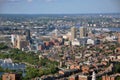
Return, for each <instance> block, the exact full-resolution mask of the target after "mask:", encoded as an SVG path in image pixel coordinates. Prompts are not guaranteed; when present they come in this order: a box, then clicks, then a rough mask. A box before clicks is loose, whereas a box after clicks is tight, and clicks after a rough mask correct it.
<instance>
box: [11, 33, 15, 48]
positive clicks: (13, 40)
mask: <svg viewBox="0 0 120 80" xmlns="http://www.w3.org/2000/svg"><path fill="white" fill-rule="evenodd" d="M11 42H12V45H13V47H14V46H15V35H14V34H12V35H11Z"/></svg>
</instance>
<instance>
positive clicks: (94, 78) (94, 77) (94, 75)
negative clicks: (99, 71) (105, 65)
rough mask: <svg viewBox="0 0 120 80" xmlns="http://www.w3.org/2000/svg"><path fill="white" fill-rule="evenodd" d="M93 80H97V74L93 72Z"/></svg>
mask: <svg viewBox="0 0 120 80" xmlns="http://www.w3.org/2000/svg"><path fill="white" fill-rule="evenodd" d="M92 80H96V74H95V72H94V71H93V73H92Z"/></svg>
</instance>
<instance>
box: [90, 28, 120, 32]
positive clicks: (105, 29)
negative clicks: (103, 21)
mask: <svg viewBox="0 0 120 80" xmlns="http://www.w3.org/2000/svg"><path fill="white" fill-rule="evenodd" d="M92 29H93V30H97V31H108V32H109V31H113V32H120V28H92Z"/></svg>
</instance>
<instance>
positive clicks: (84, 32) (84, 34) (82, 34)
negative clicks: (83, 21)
mask: <svg viewBox="0 0 120 80" xmlns="http://www.w3.org/2000/svg"><path fill="white" fill-rule="evenodd" d="M83 37H87V28H86V27H80V38H83Z"/></svg>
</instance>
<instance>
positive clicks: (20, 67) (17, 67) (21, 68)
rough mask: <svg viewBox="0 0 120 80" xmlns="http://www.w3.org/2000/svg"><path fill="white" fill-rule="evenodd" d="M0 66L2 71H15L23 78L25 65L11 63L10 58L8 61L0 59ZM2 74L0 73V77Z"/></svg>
mask: <svg viewBox="0 0 120 80" xmlns="http://www.w3.org/2000/svg"><path fill="white" fill-rule="evenodd" d="M0 66H1V67H2V68H3V69H10V70H16V71H22V72H23V73H22V75H23V76H25V69H26V65H25V64H23V63H13V62H12V60H11V59H10V58H8V59H0ZM3 73H4V72H0V75H2V74H3Z"/></svg>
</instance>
